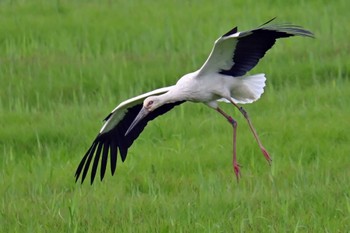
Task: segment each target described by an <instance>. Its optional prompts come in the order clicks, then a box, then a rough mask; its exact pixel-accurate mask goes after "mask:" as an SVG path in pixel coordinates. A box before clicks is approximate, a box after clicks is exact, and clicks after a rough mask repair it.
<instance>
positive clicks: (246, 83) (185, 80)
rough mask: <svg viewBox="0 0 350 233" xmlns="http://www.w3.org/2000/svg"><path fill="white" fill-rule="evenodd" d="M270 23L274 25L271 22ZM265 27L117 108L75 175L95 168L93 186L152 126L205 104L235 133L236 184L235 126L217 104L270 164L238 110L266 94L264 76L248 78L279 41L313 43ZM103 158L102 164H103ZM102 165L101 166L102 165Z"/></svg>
mask: <svg viewBox="0 0 350 233" xmlns="http://www.w3.org/2000/svg"><path fill="white" fill-rule="evenodd" d="M270 21H272V20H270ZM270 21H268V22H267V23H265V24H263V25H261V26H260V27H258V28H256V29H253V30H250V31H244V32H237V27H235V28H233V29H232V30H230V31H229V32H227V33H226V34H224V35H223V36H222V37H220V38H219V39H217V40H216V41H215V43H214V47H213V49H212V51H211V53H210V55H209V57H208V59H207V60H206V62H205V63H204V64H203V66H202V67H201V68H200V69H199V70H197V71H195V72H192V73H189V74H186V75H184V76H183V77H181V78H180V79H179V80H178V82H177V83H176V84H175V85H173V86H169V87H163V88H160V89H156V90H154V91H151V92H148V93H145V94H142V95H139V96H137V97H134V98H131V99H129V100H126V101H124V102H122V103H121V104H119V105H118V106H117V107H116V108H115V109H114V110H113V111H112V112H111V113H110V114H109V115H108V116H107V117H106V119H105V124H104V125H103V126H102V128H101V130H100V132H99V134H98V135H97V137H96V139H95V140H94V142H93V143H92V145H91V147H90V148H89V150H88V151H87V152H86V154H85V156H84V157H83V159H82V160H81V162H80V164H79V166H78V168H77V171H76V173H75V176H76V181H77V180H78V179H79V177H80V175H82V176H81V177H82V178H81V182H83V181H84V179H85V177H86V174H87V172H88V170H89V166H90V164H91V162H92V160H93V162H92V169H91V183H93V181H94V178H95V175H96V171H97V168H98V165H99V164H100V177H101V180H102V179H103V177H104V175H105V171H106V167H107V160H108V156H109V158H110V167H111V173H112V175H113V174H114V172H115V169H116V165H117V154H118V150H119V153H120V157H121V159H122V161H124V160H125V159H126V156H127V152H128V148H129V147H130V146H131V145H132V143H133V142H134V140H135V139H136V138H137V137H138V136H139V134H140V133H141V132H142V131H143V129H144V127H145V126H146V125H147V123H148V122H149V121H150V120H153V119H154V118H156V117H157V116H159V115H162V114H164V113H166V112H167V111H169V110H171V109H172V108H173V107H175V106H177V105H179V104H182V103H184V102H185V101H191V102H201V103H204V104H206V105H207V106H209V107H211V108H213V109H215V110H216V111H217V112H219V113H220V114H221V115H223V116H224V117H225V118H226V119H227V120H228V121H229V123H230V124H231V125H232V127H233V168H234V171H235V174H236V176H237V179H238V177H239V165H238V163H237V159H236V128H237V122H236V121H235V120H234V119H233V118H232V117H231V116H229V115H228V114H226V113H225V112H224V111H223V110H222V109H220V108H219V106H218V101H225V102H228V103H231V104H233V105H234V106H235V107H237V108H238V109H239V110H240V112H241V113H242V114H243V115H244V117H245V118H246V119H247V121H248V124H249V127H250V129H251V131H252V133H253V135H254V137H255V139H256V141H257V143H258V145H259V147H260V149H261V151H262V153H263V155H264V156H265V158H266V159H267V160H268V162H270V161H271V158H270V156H269V154H268V153H267V151H266V149H265V148H264V147H263V145H262V143H261V142H260V140H259V137H258V135H257V133H256V131H255V129H254V127H253V125H252V123H251V121H250V118H249V116H248V114H247V112H246V111H245V110H244V109H243V108H242V107H240V106H239V105H238V104H247V103H252V102H254V101H256V100H258V99H259V98H260V96H261V95H262V93H263V92H264V87H265V81H266V78H265V74H256V75H248V76H247V75H246V73H247V72H248V71H250V70H251V69H252V68H254V67H255V65H256V64H257V63H258V62H259V60H260V59H261V58H262V57H263V56H264V55H265V53H266V51H268V50H269V49H270V48H271V47H272V46H273V44H274V43H275V41H276V39H278V38H283V37H290V36H296V35H298V36H307V37H313V34H312V33H311V32H310V31H307V30H305V29H303V28H301V27H299V26H295V25H292V24H280V25H271V24H268V23H270ZM100 158H101V159H100ZM100 160H101V161H100Z"/></svg>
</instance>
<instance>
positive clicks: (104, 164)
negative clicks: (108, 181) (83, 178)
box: [100, 141, 110, 180]
mask: <svg viewBox="0 0 350 233" xmlns="http://www.w3.org/2000/svg"><path fill="white" fill-rule="evenodd" d="M109 146H110V144H109V141H106V142H105V144H104V146H103V154H102V159H101V171H100V177H101V180H103V177H104V176H105V172H106V167H107V159H108V150H109Z"/></svg>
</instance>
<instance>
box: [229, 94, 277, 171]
mask: <svg viewBox="0 0 350 233" xmlns="http://www.w3.org/2000/svg"><path fill="white" fill-rule="evenodd" d="M230 102H231V103H232V104H233V105H234V106H235V107H236V108H238V110H239V111H240V112H241V113H242V114H243V116H244V118H245V119H246V120H247V122H248V124H249V128H250V130H251V131H252V133H253V135H254V138H255V140H256V141H257V143H258V145H259V147H260V150H261V152H262V153H263V155H264V156H265V158H266V160H267V162H268V163H269V165H271V161H272V159H271V157H270V155H269V153H268V152H267V150H266V149H265V147H264V146H263V145H262V143H261V141H260V139H259V136H258V134H257V133H256V130H255V128H254V126H253V124H252V122H251V121H250V118H249V116H248V113H247V111H246V110H244V108H243V107H241V106H239V105H238V104H236V103H235V102H233V101H232V100H230Z"/></svg>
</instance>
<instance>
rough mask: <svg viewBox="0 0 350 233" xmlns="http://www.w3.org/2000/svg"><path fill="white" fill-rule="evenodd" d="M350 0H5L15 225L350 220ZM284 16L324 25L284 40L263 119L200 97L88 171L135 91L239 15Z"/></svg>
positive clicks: (9, 184)
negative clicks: (104, 170) (112, 161)
mask: <svg viewBox="0 0 350 233" xmlns="http://www.w3.org/2000/svg"><path fill="white" fill-rule="evenodd" d="M349 8H350V3H349V2H348V1H345V0H338V1H333V2H330V3H324V1H293V2H292V1H290V2H287V1H265V2H264V3H262V2H257V1H251V0H248V1H239V2H235V3H233V2H231V1H219V2H215V3H214V2H212V1H205V2H204V1H186V2H185V1H152V2H151V1H149V2H146V1H143V2H141V1H60V0H57V1H44V0H41V1H40V0H34V1H20V0H18V1H10V0H7V1H1V2H0V84H1V86H0V197H1V202H0V232H350V185H349V184H350V179H349V177H350V170H349V164H350V156H349V155H350V147H349V141H350V135H349V130H350V122H349V119H350V105H349V103H350V102H349V99H350V80H349V71H350V58H349V51H350V44H349V37H350V29H349V28H348V26H347V25H348V20H349V17H348V9H349ZM274 16H278V21H279V22H285V21H287V22H293V23H295V24H299V25H303V26H304V27H306V28H307V29H310V30H312V31H313V32H314V33H315V35H316V39H314V40H313V39H307V38H291V39H288V40H281V41H278V43H277V44H276V46H275V47H274V48H273V49H272V50H271V51H270V52H269V53H268V55H267V56H266V57H265V58H264V59H263V60H262V61H261V62H260V63H259V65H258V67H256V68H255V69H254V70H253V71H252V73H259V72H264V73H266V75H267V77H268V81H267V88H266V92H265V94H264V95H263V96H262V98H261V99H260V100H259V101H258V102H256V103H254V104H251V105H247V106H245V108H246V109H247V111H248V112H249V114H250V115H251V117H252V120H253V123H254V125H255V127H256V129H257V131H258V133H259V134H260V137H261V139H262V141H263V143H264V145H265V147H266V148H267V149H268V150H269V152H270V153H271V155H272V157H273V164H272V166H271V167H269V166H268V165H267V163H266V161H265V160H264V158H263V156H262V155H261V153H260V151H259V149H258V147H257V145H256V143H255V141H254V138H253V136H252V135H251V133H250V131H249V128H248V125H247V124H246V122H245V120H244V118H243V117H242V116H241V115H240V114H239V112H237V111H235V110H233V109H232V107H231V106H229V105H223V106H222V107H223V108H224V109H225V110H226V111H228V112H231V113H232V114H233V115H234V117H235V118H236V119H237V120H238V122H239V128H238V160H239V163H240V164H241V165H242V179H241V180H240V182H239V183H237V182H236V180H235V177H234V173H233V171H232V165H231V159H232V155H231V153H232V148H231V147H232V145H231V141H232V138H231V134H232V129H231V127H230V126H229V125H228V124H227V122H226V121H225V120H224V119H223V118H222V117H221V116H220V115H218V114H217V113H215V111H212V110H210V109H209V108H207V107H205V106H204V105H200V104H192V103H186V104H184V105H182V106H180V107H178V108H176V110H174V111H171V112H169V113H168V114H166V115H165V116H163V117H160V118H159V119H157V120H156V121H153V122H151V123H150V124H149V126H148V127H147V128H146V130H145V131H144V132H143V134H142V135H141V137H140V138H139V139H138V140H137V141H136V142H135V143H134V145H133V147H132V148H131V149H130V151H129V156H128V158H127V160H126V162H125V163H124V164H121V163H118V167H117V173H116V175H115V176H114V177H111V176H110V175H109V174H108V175H107V177H106V178H105V180H104V181H103V182H99V181H97V182H96V183H95V184H94V185H93V186H90V185H88V184H84V185H80V184H75V183H74V172H75V169H76V166H77V165H78V163H79V161H80V159H81V157H82V156H83V154H84V153H85V151H86V150H87V149H88V147H89V146H90V143H91V142H92V140H93V138H94V137H95V135H96V133H97V132H98V130H99V128H100V126H101V122H100V121H99V120H100V119H101V120H102V119H103V118H104V117H105V116H106V115H107V114H108V113H109V111H110V110H112V109H113V108H114V107H115V106H116V105H117V104H118V103H119V102H121V101H122V100H124V99H126V98H129V97H131V96H133V95H138V94H140V93H142V92H146V91H149V90H152V89H153V88H157V87H161V86H164V85H171V84H173V83H174V82H175V81H176V80H177V79H178V78H179V77H180V76H181V75H182V74H184V73H187V72H190V71H193V70H195V69H197V68H199V67H200V66H201V64H202V63H203V62H204V61H205V59H206V57H207V56H208V53H209V52H210V49H211V47H212V43H213V41H214V40H215V39H216V38H217V37H218V36H220V35H221V34H223V33H225V32H226V31H228V30H229V29H230V28H231V27H232V26H235V25H238V26H239V29H241V30H244V29H249V28H252V27H255V26H258V25H260V24H262V23H263V22H265V21H267V20H268V19H270V18H272V17H274Z"/></svg>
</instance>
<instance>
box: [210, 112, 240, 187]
mask: <svg viewBox="0 0 350 233" xmlns="http://www.w3.org/2000/svg"><path fill="white" fill-rule="evenodd" d="M216 111H218V112H219V113H220V114H221V115H223V116H224V117H225V118H226V119H227V120H228V122H230V124H231V125H232V127H233V158H232V163H233V164H232V165H233V170H234V172H235V174H236V178H237V181H239V177H240V172H239V168H240V165H239V164H238V163H237V155H236V145H237V144H236V137H237V121H235V120H234V119H233V118H232V117H230V116H229V115H228V114H226V113H225V112H224V111H223V110H221V109H220V108H216Z"/></svg>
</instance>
